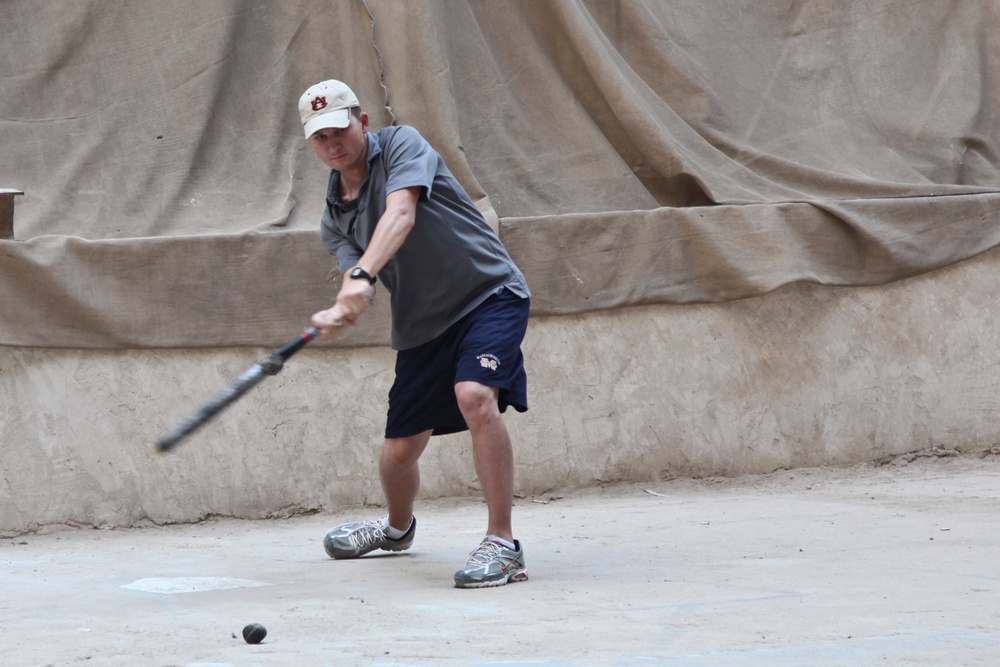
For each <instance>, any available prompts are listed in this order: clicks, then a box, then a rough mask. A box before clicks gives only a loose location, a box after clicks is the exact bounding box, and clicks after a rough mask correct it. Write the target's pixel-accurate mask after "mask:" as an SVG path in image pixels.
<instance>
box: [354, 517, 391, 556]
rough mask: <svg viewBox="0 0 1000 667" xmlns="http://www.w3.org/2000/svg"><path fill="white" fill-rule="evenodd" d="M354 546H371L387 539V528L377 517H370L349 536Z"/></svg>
mask: <svg viewBox="0 0 1000 667" xmlns="http://www.w3.org/2000/svg"><path fill="white" fill-rule="evenodd" d="M347 539H348V540H349V541H350V542H351V545H352V546H353V547H354V548H356V549H357V548H363V547H369V546H371V545H373V544H375V543H376V542H380V541H381V540H384V539H385V530H384V529H383V528H382V524H381V523H380V522H379V521H378V520H377V519H368V520H367V521H365V522H364V523H363V524H361V527H360V528H358V529H357V530H355V531H354V532H352V533H351V534H350V535H348V536H347Z"/></svg>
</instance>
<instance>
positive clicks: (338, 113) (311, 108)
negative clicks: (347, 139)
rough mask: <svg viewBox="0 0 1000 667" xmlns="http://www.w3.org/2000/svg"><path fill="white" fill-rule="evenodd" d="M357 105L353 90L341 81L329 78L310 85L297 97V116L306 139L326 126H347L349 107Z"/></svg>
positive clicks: (349, 114) (348, 122)
mask: <svg viewBox="0 0 1000 667" xmlns="http://www.w3.org/2000/svg"><path fill="white" fill-rule="evenodd" d="M359 106H361V104H359V103H358V98H357V96H356V95H355V94H354V91H353V90H351V89H350V88H349V87H348V86H347V84H346V83H343V82H342V81H337V80H335V79H330V80H329V81H320V82H319V83H317V84H316V85H314V86H310V87H309V90H307V91H306V92H304V93H302V97H300V98H299V116H301V117H302V125H303V126H304V128H305V131H306V139H308V138H309V137H311V136H312V135H313V133H314V132H315V131H316V130H322V129H323V128H326V127H336V128H343V127H347V126H348V125H350V124H351V107H359Z"/></svg>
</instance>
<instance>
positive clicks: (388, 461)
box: [382, 432, 430, 468]
mask: <svg viewBox="0 0 1000 667" xmlns="http://www.w3.org/2000/svg"><path fill="white" fill-rule="evenodd" d="M429 437H430V434H429V432H428V433H427V434H424V433H421V434H419V435H414V436H410V437H407V438H386V440H385V442H384V443H383V445H382V467H383V468H406V467H408V466H411V465H413V464H414V463H416V462H417V459H419V458H420V455H421V454H422V453H423V451H424V448H425V447H426V446H427V440H428V439H429Z"/></svg>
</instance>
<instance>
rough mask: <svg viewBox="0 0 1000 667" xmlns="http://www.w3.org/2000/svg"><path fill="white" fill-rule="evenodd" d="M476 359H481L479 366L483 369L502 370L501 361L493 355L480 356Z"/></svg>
mask: <svg viewBox="0 0 1000 667" xmlns="http://www.w3.org/2000/svg"><path fill="white" fill-rule="evenodd" d="M476 359H479V365H480V366H482V367H483V368H488V369H490V370H491V371H495V370H496V369H498V368H500V360H499V359H497V358H496V357H495V356H494V355H492V354H480V355H479V356H478V357H476Z"/></svg>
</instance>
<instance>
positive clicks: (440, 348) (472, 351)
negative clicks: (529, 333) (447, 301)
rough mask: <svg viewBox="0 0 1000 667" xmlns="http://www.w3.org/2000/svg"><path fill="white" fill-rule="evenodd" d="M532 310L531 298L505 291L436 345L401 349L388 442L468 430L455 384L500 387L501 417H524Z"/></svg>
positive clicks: (447, 332)
mask: <svg viewBox="0 0 1000 667" xmlns="http://www.w3.org/2000/svg"><path fill="white" fill-rule="evenodd" d="M529 307H530V300H529V299H523V298H521V297H519V296H517V295H516V294H514V293H513V292H511V291H509V290H507V289H503V290H501V291H500V292H498V293H497V294H494V295H493V296H491V297H490V298H488V299H487V300H486V301H484V302H483V303H482V304H481V305H479V306H478V307H477V308H476V309H475V310H473V311H472V312H471V313H469V314H468V315H466V316H465V317H463V318H462V319H461V320H459V321H458V322H456V323H455V324H453V325H452V326H451V327H449V328H448V329H447V330H446V331H445V332H444V333H443V334H441V335H440V336H438V337H437V338H435V339H434V340H432V341H430V342H428V343H424V344H423V345H418V346H417V347H414V348H411V349H409V350H400V351H399V352H398V353H397V354H396V380H395V381H394V382H393V384H392V388H391V389H390V390H389V415H388V418H387V420H386V426H385V437H387V438H405V437H408V436H411V435H417V434H418V433H423V432H424V431H433V434H434V435H446V434H448V433H458V432H460V431H466V430H468V428H469V427H468V425H467V424H466V423H465V418H464V417H463V416H462V412H461V410H459V409H458V399H456V398H455V384H456V383H457V382H464V381H466V380H472V381H474V382H479V383H480V384H485V385H488V386H490V387H496V388H498V389H499V390H500V392H499V393H500V395H499V399H498V406H499V408H500V412H506V410H507V406H509V405H511V406H514V409H515V410H517V411H518V412H525V411H526V410H527V409H528V376H527V374H526V373H525V372H524V356H523V355H522V354H521V341H523V340H524V332H525V331H526V330H527V328H528V309H529Z"/></svg>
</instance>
